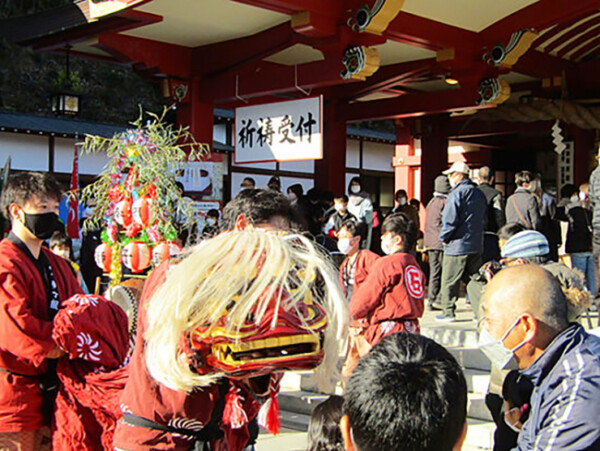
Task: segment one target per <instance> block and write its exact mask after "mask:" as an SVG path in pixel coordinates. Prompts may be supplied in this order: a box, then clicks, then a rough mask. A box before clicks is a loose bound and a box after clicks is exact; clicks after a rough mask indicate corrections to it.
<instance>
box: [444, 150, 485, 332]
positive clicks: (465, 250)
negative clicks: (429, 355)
mask: <svg viewBox="0 0 600 451" xmlns="http://www.w3.org/2000/svg"><path fill="white" fill-rule="evenodd" d="M443 173H444V174H446V175H447V176H448V180H449V181H450V186H452V189H451V190H450V194H448V199H447V200H446V206H445V207H444V212H443V214H442V230H441V232H440V240H441V241H442V243H443V246H444V258H443V260H442V288H441V290H440V291H441V297H442V310H443V313H442V314H441V315H438V316H436V320H437V321H443V322H452V321H454V320H455V319H456V315H455V313H454V311H455V309H456V301H457V300H458V290H459V288H460V281H461V280H462V281H464V282H465V283H468V282H469V281H470V279H471V277H472V276H473V275H476V274H477V272H478V270H479V267H480V266H481V262H482V259H481V255H482V253H483V230H484V226H485V221H486V211H487V202H486V200H485V195H484V194H483V193H482V192H481V191H480V190H479V189H477V185H475V184H474V183H473V182H472V181H471V180H470V179H469V166H467V165H466V164H465V163H463V162H462V161H457V162H456V163H454V164H453V165H452V167H451V168H450V169H448V170H447V171H444V172H443Z"/></svg>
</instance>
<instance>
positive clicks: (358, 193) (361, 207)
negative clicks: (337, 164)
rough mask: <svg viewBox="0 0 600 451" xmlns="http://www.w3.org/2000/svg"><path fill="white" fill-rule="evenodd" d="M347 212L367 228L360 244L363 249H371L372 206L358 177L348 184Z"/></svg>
mask: <svg viewBox="0 0 600 451" xmlns="http://www.w3.org/2000/svg"><path fill="white" fill-rule="evenodd" d="M348 211H349V212H350V213H352V214H353V215H354V216H355V217H356V219H358V220H359V221H360V222H364V223H365V225H366V226H367V238H366V239H365V240H363V242H362V243H361V247H362V248H363V249H371V237H372V235H373V204H372V203H371V198H370V196H369V193H367V192H366V191H365V189H364V183H363V181H362V180H361V178H360V177H352V179H351V180H350V183H349V184H348Z"/></svg>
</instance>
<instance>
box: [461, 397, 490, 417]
mask: <svg viewBox="0 0 600 451" xmlns="http://www.w3.org/2000/svg"><path fill="white" fill-rule="evenodd" d="M467 417H468V418H472V419H474V420H482V421H493V419H492V415H491V414H490V411H489V410H488V408H487V406H486V405H485V395H484V394H483V393H469V394H468V400H467Z"/></svg>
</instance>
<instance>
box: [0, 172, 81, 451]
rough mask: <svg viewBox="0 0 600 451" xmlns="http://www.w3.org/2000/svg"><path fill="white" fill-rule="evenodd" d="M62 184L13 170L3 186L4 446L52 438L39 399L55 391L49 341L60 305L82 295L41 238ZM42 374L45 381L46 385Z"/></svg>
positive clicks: (0, 329) (0, 414)
mask: <svg viewBox="0 0 600 451" xmlns="http://www.w3.org/2000/svg"><path fill="white" fill-rule="evenodd" d="M61 196H62V190H61V188H60V185H59V184H58V182H57V181H56V179H54V177H52V176H51V175H50V174H42V173H39V172H24V173H20V174H16V175H14V176H12V177H11V178H10V179H9V181H8V183H7V185H6V186H5V188H4V191H3V192H2V201H1V205H2V211H3V213H4V214H5V215H6V217H7V218H10V220H11V232H10V234H9V235H8V237H7V238H5V239H4V240H2V241H1V242H0V448H1V449H21V450H27V451H29V450H31V451H33V450H39V449H42V450H43V449H49V443H46V444H44V445H42V442H43V440H45V439H47V438H48V437H49V436H50V430H49V428H48V426H50V424H51V422H52V418H50V416H51V413H48V412H47V411H46V412H45V411H44V409H43V407H42V405H43V404H45V403H46V402H53V399H54V395H55V393H56V384H57V377H56V366H55V359H57V358H59V357H60V356H62V355H63V354H64V352H63V351H62V350H61V349H60V348H58V346H56V344H55V343H54V341H53V339H52V329H53V324H52V318H53V317H54V315H55V314H56V313H57V312H58V309H59V307H60V305H61V303H62V302H63V301H64V300H66V299H67V298H69V297H71V296H72V295H74V294H79V293H83V291H82V289H81V287H80V286H79V284H78V283H77V279H76V278H75V276H74V275H73V272H72V271H71V268H70V267H69V264H68V263H67V262H66V261H65V260H64V259H62V258H60V257H58V256H57V255H54V253H52V252H51V251H50V250H49V249H47V248H45V247H44V246H42V243H43V242H44V241H45V240H47V239H48V238H50V237H51V236H52V234H53V233H54V232H55V231H56V230H60V229H61V228H62V229H64V225H63V224H62V223H60V222H59V219H58V214H57V212H58V204H59V202H60V199H61ZM42 379H43V380H44V382H43V383H41V382H42Z"/></svg>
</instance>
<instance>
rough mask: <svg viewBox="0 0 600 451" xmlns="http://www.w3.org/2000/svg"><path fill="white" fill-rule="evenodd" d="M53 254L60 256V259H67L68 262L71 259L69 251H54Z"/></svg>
mask: <svg viewBox="0 0 600 451" xmlns="http://www.w3.org/2000/svg"><path fill="white" fill-rule="evenodd" d="M52 252H54V253H55V254H56V255H58V256H59V257H62V258H64V259H66V260H68V259H69V251H59V250H56V251H52Z"/></svg>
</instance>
